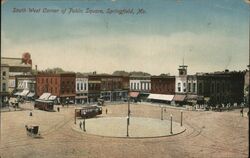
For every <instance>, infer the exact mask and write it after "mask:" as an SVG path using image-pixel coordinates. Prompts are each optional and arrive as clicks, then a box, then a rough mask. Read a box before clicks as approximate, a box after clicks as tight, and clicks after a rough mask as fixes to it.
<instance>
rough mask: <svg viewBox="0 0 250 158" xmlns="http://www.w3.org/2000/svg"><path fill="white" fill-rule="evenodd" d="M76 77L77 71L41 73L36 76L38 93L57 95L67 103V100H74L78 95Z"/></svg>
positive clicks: (38, 94) (61, 100) (59, 99)
mask: <svg viewBox="0 0 250 158" xmlns="http://www.w3.org/2000/svg"><path fill="white" fill-rule="evenodd" d="M75 79H76V75H75V73H62V74H52V73H40V74H38V75H37V76H36V95H37V96H41V95H42V94H43V93H51V94H52V95H55V96H57V98H58V101H59V102H61V103H66V100H69V101H74V100H75V96H76V92H75Z"/></svg>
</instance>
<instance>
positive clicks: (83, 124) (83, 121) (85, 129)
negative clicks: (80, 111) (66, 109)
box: [83, 119, 86, 132]
mask: <svg viewBox="0 0 250 158" xmlns="http://www.w3.org/2000/svg"><path fill="white" fill-rule="evenodd" d="M83 131H84V132H86V129H85V119H84V121H83Z"/></svg>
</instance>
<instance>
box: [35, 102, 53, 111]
mask: <svg viewBox="0 0 250 158" xmlns="http://www.w3.org/2000/svg"><path fill="white" fill-rule="evenodd" d="M34 107H35V108H37V109H39V110H45V111H53V110H54V102H53V101H50V100H39V99H36V100H35V105H34Z"/></svg>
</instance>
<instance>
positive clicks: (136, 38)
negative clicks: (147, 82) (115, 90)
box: [1, 0, 250, 75]
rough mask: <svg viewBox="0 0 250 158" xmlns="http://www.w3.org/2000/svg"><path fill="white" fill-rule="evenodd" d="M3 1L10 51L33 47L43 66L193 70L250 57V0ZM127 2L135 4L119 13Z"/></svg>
mask: <svg viewBox="0 0 250 158" xmlns="http://www.w3.org/2000/svg"><path fill="white" fill-rule="evenodd" d="M2 4H3V5H2V14H1V15H2V18H1V22H2V23H1V25H2V26H1V53H2V56H4V57H21V55H22V53H24V52H29V53H30V54H31V58H32V60H33V65H37V66H38V69H39V70H43V69H46V68H54V67H60V68H63V69H64V70H68V71H75V72H93V71H97V73H112V72H113V71H115V70H125V71H144V72H148V73H150V74H152V75H159V74H161V73H170V74H171V75H176V74H178V66H179V65H182V64H183V61H184V64H185V65H188V74H195V73H196V72H214V71H223V70H225V69H229V70H236V71H239V70H245V69H247V65H248V64H249V15H250V14H249V11H250V6H249V5H250V4H247V3H246V2H245V0H219V1H218V0H5V2H4V3H2ZM32 9H36V10H38V11H37V12H36V13H35V12H31V10H32ZM39 9H40V10H39ZM71 9H74V10H75V11H76V10H78V12H74V13H73V12H70V10H71ZM108 9H110V10H112V11H113V12H112V13H108V12H107V10H108ZM122 9H124V10H126V11H128V12H127V13H124V14H118V13H119V12H117V11H118V10H122ZM48 10H50V11H51V10H54V11H57V12H48ZM139 10H140V12H138V11H139ZM129 11H130V12H129ZM94 12H95V13H94ZM100 12H103V13H100Z"/></svg>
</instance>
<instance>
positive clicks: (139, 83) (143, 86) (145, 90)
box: [129, 76, 151, 100]
mask: <svg viewBox="0 0 250 158" xmlns="http://www.w3.org/2000/svg"><path fill="white" fill-rule="evenodd" d="M129 85H130V97H132V98H137V100H146V98H147V97H148V95H149V93H150V91H151V77H150V76H130V78H129Z"/></svg>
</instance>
